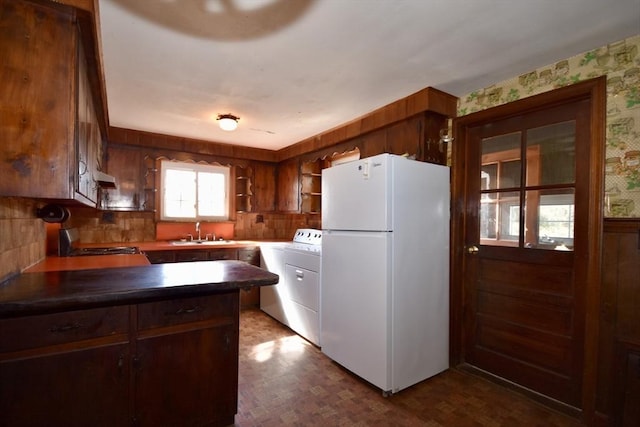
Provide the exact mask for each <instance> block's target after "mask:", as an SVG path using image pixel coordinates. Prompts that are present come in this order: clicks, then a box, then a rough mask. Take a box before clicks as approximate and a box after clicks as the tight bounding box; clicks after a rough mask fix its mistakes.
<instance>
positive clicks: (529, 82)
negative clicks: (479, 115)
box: [458, 35, 640, 218]
mask: <svg viewBox="0 0 640 427" xmlns="http://www.w3.org/2000/svg"><path fill="white" fill-rule="evenodd" d="M639 50H640V35H636V36H633V37H630V38H627V39H624V40H621V41H618V42H615V43H611V44H608V45H606V46H603V47H601V48H598V49H595V50H592V51H588V52H585V53H583V54H580V55H576V56H573V57H571V58H569V59H565V60H562V61H559V62H556V63H555V64H552V65H549V66H546V67H542V68H538V69H537V70H534V71H531V72H529V73H526V74H522V75H520V76H518V77H514V78H512V79H509V80H505V81H503V82H500V83H497V84H495V85H492V86H489V87H487V88H484V89H480V90H477V91H474V92H471V93H470V94H468V95H466V96H462V97H460V100H459V102H458V117H460V116H464V115H467V114H470V113H473V112H476V111H480V110H484V109H487V108H490V107H495V106H497V105H502V104H506V103H508V102H512V101H515V100H518V99H520V98H525V97H527V96H531V95H536V94H539V93H543V92H547V91H549V90H553V89H556V88H559V87H563V86H568V85H570V84H573V83H576V82H579V81H582V80H587V79H591V78H594V77H599V76H602V75H606V76H607V134H606V160H605V194H604V196H605V212H604V215H605V216H606V217H618V218H634V217H635V218H637V217H640V55H639V54H640V52H639Z"/></svg>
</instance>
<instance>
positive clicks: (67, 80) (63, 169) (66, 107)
mask: <svg viewBox="0 0 640 427" xmlns="http://www.w3.org/2000/svg"><path fill="white" fill-rule="evenodd" d="M0 8H1V13H0V27H1V28H2V29H3V34H2V38H0V51H2V52H3V60H2V65H0V81H2V82H3V83H2V84H3V90H2V91H0V105H1V107H0V108H1V109H2V114H0V156H1V157H2V158H3V160H5V161H4V162H2V163H1V164H0V174H1V175H2V177H3V179H2V180H1V182H0V195H1V196H20V197H32V198H42V199H55V200H71V201H76V202H80V203H82V204H85V205H89V206H96V203H97V201H98V186H97V183H96V180H95V177H94V174H95V172H96V171H98V170H100V169H101V167H102V155H103V139H102V131H101V129H104V126H102V127H101V126H100V120H99V117H100V116H99V114H97V113H96V111H101V109H100V108H99V106H98V105H97V104H96V103H95V101H96V99H94V98H95V97H94V93H95V91H93V90H92V87H93V86H92V84H91V83H90V81H91V79H90V78H89V76H88V74H89V68H88V66H87V61H86V58H88V57H89V55H85V51H84V49H85V48H86V47H87V46H86V43H85V42H84V41H85V40H89V39H91V36H90V35H88V34H85V33H86V31H84V33H83V32H81V29H80V28H81V27H82V26H81V25H79V23H78V19H77V16H76V13H75V10H74V9H73V8H70V7H67V6H63V5H60V4H53V3H52V5H51V6H49V5H45V4H44V3H42V4H41V3H32V2H27V1H15V0H0ZM89 48H91V46H89ZM94 80H95V79H94Z"/></svg>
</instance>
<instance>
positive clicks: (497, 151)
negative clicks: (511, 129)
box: [481, 132, 522, 190]
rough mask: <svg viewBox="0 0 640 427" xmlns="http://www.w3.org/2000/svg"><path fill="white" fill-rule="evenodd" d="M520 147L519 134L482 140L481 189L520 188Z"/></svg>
mask: <svg viewBox="0 0 640 427" xmlns="http://www.w3.org/2000/svg"><path fill="white" fill-rule="evenodd" d="M520 145H521V133H520V132H516V133H511V134H507V135H499V136H494V137H491V138H484V139H483V140H482V169H481V175H482V176H481V179H482V181H483V183H482V185H483V189H487V190H495V189H504V188H514V187H519V186H520V170H521V167H522V166H521V163H522V162H521V159H520V153H521V149H520ZM485 186H486V188H485Z"/></svg>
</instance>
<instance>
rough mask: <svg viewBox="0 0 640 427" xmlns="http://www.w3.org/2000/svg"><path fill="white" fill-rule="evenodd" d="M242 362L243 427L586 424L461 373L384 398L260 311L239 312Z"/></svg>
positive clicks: (240, 414) (238, 418) (240, 425)
mask: <svg viewBox="0 0 640 427" xmlns="http://www.w3.org/2000/svg"><path fill="white" fill-rule="evenodd" d="M239 363H240V365H239V371H240V372H239V393H238V414H237V415H236V418H235V424H234V425H235V426H238V427H249V426H265V427H270V426H425V427H440V426H443V427H467V426H469V427H471V426H474V427H476V426H478V427H485V426H486V427H513V426H516V427H538V426H539V427H553V426H555V427H564V426H571V427H573V426H579V425H580V423H579V422H577V421H576V420H574V419H573V418H570V417H568V416H566V415H564V414H561V413H558V412H555V411H554V410H551V409H548V408H546V407H544V406H542V405H540V404H539V403H537V402H534V401H532V400H530V399H529V398H527V397H524V396H522V395H520V394H518V393H516V392H514V391H511V390H508V389H506V388H503V387H502V386H500V385H496V384H494V383H491V382H489V381H487V380H485V379H482V378H479V377H476V376H474V375H471V374H469V373H466V372H461V371H458V370H455V369H454V370H448V371H446V372H444V373H441V374H439V375H437V376H435V377H433V378H430V379H427V380H425V381H423V382H421V383H419V384H416V385H414V386H413V387H410V388H408V389H405V390H402V391H401V392H399V393H397V394H395V395H392V396H390V397H383V396H382V393H381V391H380V390H379V389H377V388H375V387H373V386H371V385H370V384H368V383H366V382H365V381H363V380H361V379H359V378H358V377H357V376H355V375H353V374H352V373H350V372H348V371H347V370H345V369H344V368H342V367H340V366H339V365H338V364H336V363H335V362H333V361H331V360H330V359H329V358H328V357H326V356H325V355H324V354H322V352H321V351H320V350H319V349H318V348H317V347H315V346H313V345H312V344H310V343H309V342H307V341H306V340H304V339H302V338H300V337H299V336H298V335H296V334H294V333H293V332H292V331H291V330H290V329H288V328H286V327H285V326H283V325H281V324H280V323H279V322H277V321H275V320H274V319H272V318H271V317H269V316H267V315H266V314H264V313H263V312H261V311H260V310H258V309H247V310H243V311H242V312H241V315H240V360H239Z"/></svg>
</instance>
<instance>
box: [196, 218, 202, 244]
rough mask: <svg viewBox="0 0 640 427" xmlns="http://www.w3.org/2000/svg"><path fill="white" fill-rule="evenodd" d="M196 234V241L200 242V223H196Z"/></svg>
mask: <svg viewBox="0 0 640 427" xmlns="http://www.w3.org/2000/svg"><path fill="white" fill-rule="evenodd" d="M196 233H198V241H200V240H202V238H201V236H200V221H198V222H196Z"/></svg>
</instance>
